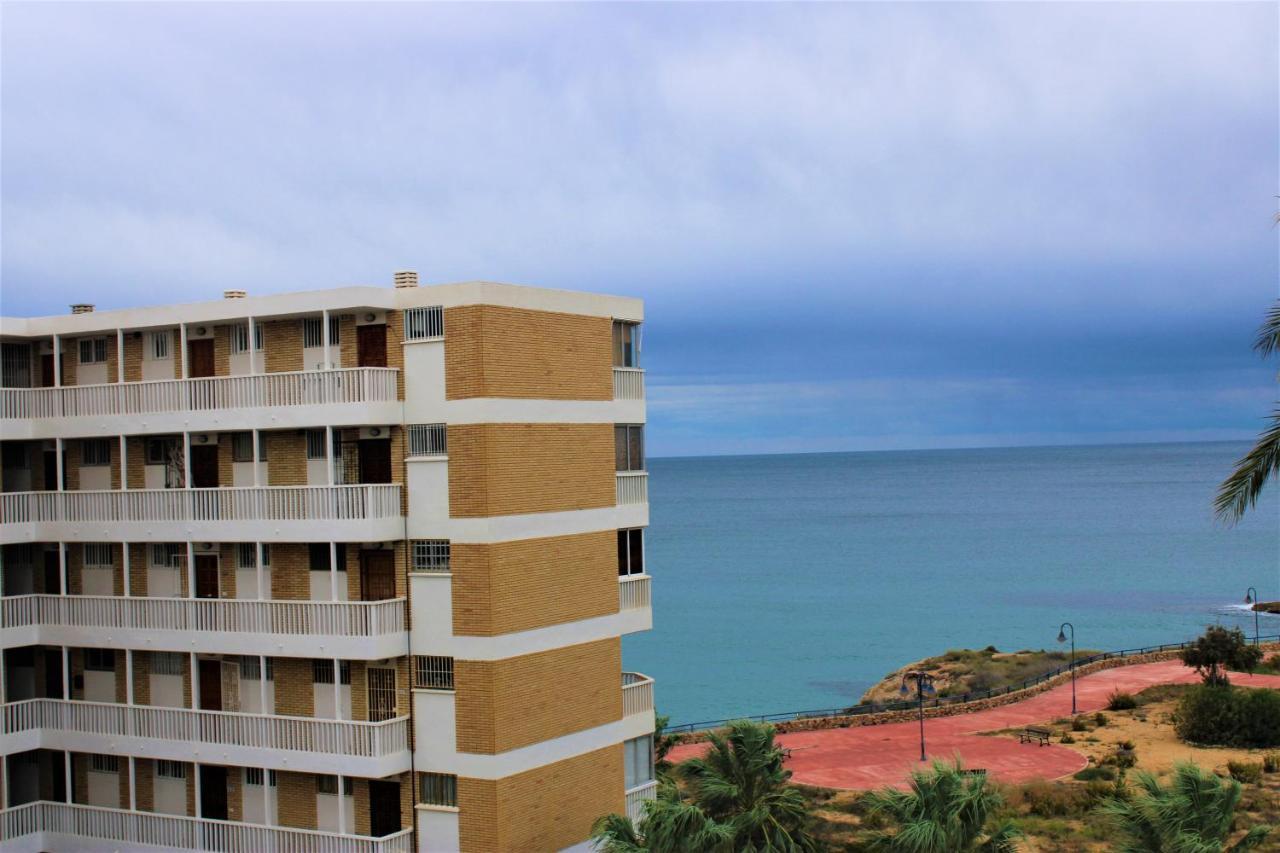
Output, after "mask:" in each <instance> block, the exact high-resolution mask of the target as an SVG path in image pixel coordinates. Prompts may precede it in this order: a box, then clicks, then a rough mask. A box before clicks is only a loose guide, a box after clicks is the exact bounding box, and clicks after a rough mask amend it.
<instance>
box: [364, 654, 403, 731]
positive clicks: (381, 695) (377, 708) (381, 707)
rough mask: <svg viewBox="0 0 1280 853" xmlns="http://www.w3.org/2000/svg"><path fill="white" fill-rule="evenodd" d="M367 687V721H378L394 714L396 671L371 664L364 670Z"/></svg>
mask: <svg viewBox="0 0 1280 853" xmlns="http://www.w3.org/2000/svg"><path fill="white" fill-rule="evenodd" d="M365 679H366V681H367V682H368V688H369V722H371V723H380V722H382V721H383V720H391V719H394V718H395V716H396V671H395V670H394V669H391V668H389V667H385V666H371V667H369V668H368V669H367V670H366V671H365Z"/></svg>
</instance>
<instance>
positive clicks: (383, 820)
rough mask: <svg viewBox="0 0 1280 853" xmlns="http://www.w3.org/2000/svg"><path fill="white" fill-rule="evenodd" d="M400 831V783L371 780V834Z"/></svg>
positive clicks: (380, 834) (377, 836) (378, 835)
mask: <svg viewBox="0 0 1280 853" xmlns="http://www.w3.org/2000/svg"><path fill="white" fill-rule="evenodd" d="M366 328H367V327H366ZM399 831H400V783H399V782H387V781H381V780H379V781H374V780H372V779H370V780H369V834H370V835H372V836H373V837H374V838H382V837H383V836H386V835H391V834H392V833H394V832H399Z"/></svg>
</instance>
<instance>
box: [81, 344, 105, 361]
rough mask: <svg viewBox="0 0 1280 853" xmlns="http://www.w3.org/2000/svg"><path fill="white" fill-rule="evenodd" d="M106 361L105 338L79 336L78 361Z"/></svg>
mask: <svg viewBox="0 0 1280 853" xmlns="http://www.w3.org/2000/svg"><path fill="white" fill-rule="evenodd" d="M106 361H107V339H106V338H81V339H80V363H81V364H105V363H106Z"/></svg>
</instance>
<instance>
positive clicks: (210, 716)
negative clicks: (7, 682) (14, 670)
mask: <svg viewBox="0 0 1280 853" xmlns="http://www.w3.org/2000/svg"><path fill="white" fill-rule="evenodd" d="M0 708H2V709H3V711H2V717H0V719H2V721H3V726H2V727H0V747H2V748H0V752H3V753H4V754H7V755H12V754H15V753H19V752H26V751H27V750H31V749H70V750H72V751H73V752H88V753H96V754H103V755H121V756H127V755H132V756H136V757H139V758H160V759H166V760H170V761H197V762H200V763H205V764H230V765H241V766H246V767H268V768H271V769H274V770H292V771H295V772H306V773H325V774H336V773H343V774H346V775H351V776H365V777H369V778H375V779H378V778H382V777H383V776H388V775H390V774H392V773H403V772H404V771H406V770H408V769H409V768H410V758H409V718H408V717H398V718H396V719H394V720H386V721H384V722H380V723H368V722H360V721H352V720H323V719H313V718H309V717H281V716H274V715H269V714H240V713H234V712H230V711H199V710H188V709H185V708H155V707H149V706H141V705H120V704H112V703H105V702H78V701H68V700H64V699H28V700H26V701H23V702H13V703H10V704H7V705H4V706H0Z"/></svg>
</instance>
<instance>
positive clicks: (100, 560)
mask: <svg viewBox="0 0 1280 853" xmlns="http://www.w3.org/2000/svg"><path fill="white" fill-rule="evenodd" d="M84 564H85V565H86V566H106V567H107V568H110V567H111V565H112V560H111V543H110V542H86V543H84Z"/></svg>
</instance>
